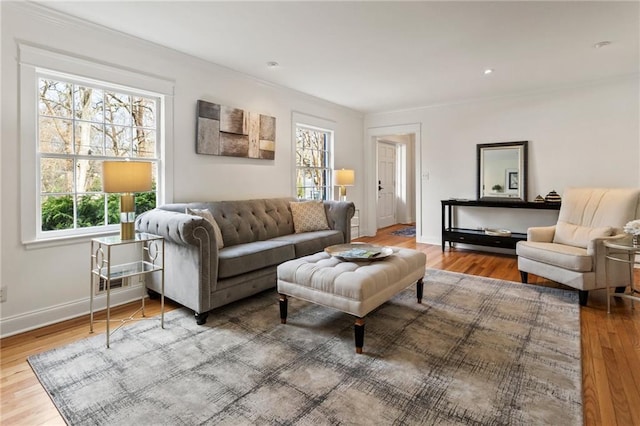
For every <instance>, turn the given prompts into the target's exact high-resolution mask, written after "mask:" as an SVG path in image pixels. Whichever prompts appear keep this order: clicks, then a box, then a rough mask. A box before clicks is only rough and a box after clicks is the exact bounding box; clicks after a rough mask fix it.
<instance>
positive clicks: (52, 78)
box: [37, 73, 160, 233]
mask: <svg viewBox="0 0 640 426" xmlns="http://www.w3.org/2000/svg"><path fill="white" fill-rule="evenodd" d="M159 104H160V103H159V98H158V97H157V96H151V95H149V94H147V93H139V92H136V91H135V90H134V89H131V90H126V89H125V90H123V88H121V87H118V88H114V87H110V86H109V85H108V84H104V83H102V84H101V83H99V82H91V83H90V84H87V83H86V82H82V81H78V80H75V81H74V79H73V78H60V77H59V76H56V75H47V74H46V73H40V74H39V75H38V132H37V138H38V141H37V146H38V148H37V157H38V158H37V164H38V170H37V173H38V180H39V182H40V197H39V203H38V207H39V211H40V214H39V226H40V231H42V232H43V233H46V232H55V231H61V230H75V229H78V228H91V227H94V228H100V227H104V226H107V225H110V224H118V223H119V206H118V202H119V197H118V194H106V193H104V192H102V162H103V161H104V160H117V159H120V160H122V159H127V158H129V159H136V160H139V161H149V162H151V163H153V164H154V167H152V169H153V170H154V179H153V182H154V185H153V186H154V190H153V191H151V192H148V193H140V194H136V213H137V214H139V213H142V212H144V211H147V210H150V209H152V208H154V207H155V205H156V191H155V188H157V186H156V184H155V183H156V182H157V179H156V176H157V163H158V160H159V156H158V150H157V143H156V140H157V136H156V135H157V134H158V124H159V115H158V111H159V108H158V107H159Z"/></svg>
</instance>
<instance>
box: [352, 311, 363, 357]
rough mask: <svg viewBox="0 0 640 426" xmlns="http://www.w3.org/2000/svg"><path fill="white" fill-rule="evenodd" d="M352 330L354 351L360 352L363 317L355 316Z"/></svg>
mask: <svg viewBox="0 0 640 426" xmlns="http://www.w3.org/2000/svg"><path fill="white" fill-rule="evenodd" d="M353 331H354V335H355V338H356V353H357V354H361V353H362V347H363V346H364V318H356V324H355V325H354V326H353Z"/></svg>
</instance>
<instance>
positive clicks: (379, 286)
mask: <svg viewBox="0 0 640 426" xmlns="http://www.w3.org/2000/svg"><path fill="white" fill-rule="evenodd" d="M392 249H393V254H392V255H391V256H389V257H387V258H385V259H384V260H379V261H373V262H347V261H343V260H340V259H338V258H336V257H331V256H330V255H328V254H327V253H325V252H320V253H316V254H313V255H310V256H305V257H302V258H299V259H295V260H290V261H288V262H285V263H283V264H281V265H280V266H278V292H280V293H283V294H287V295H290V296H295V297H298V298H301V299H304V300H308V301H310V302H314V303H318V304H321V305H325V306H329V307H333V308H336V309H338V310H341V311H343V312H347V313H351V314H353V315H357V316H364V315H366V314H367V313H368V312H370V311H371V310H373V309H375V308H376V307H378V306H379V305H381V304H382V303H384V302H385V301H387V300H389V299H390V298H391V297H393V296H394V295H395V294H396V293H398V292H399V291H401V290H403V289H404V288H406V287H408V286H409V285H411V284H412V283H414V282H416V281H417V280H418V279H421V278H422V277H423V276H424V271H425V265H426V255H425V254H424V253H422V252H419V251H416V250H410V249H404V248H398V247H392Z"/></svg>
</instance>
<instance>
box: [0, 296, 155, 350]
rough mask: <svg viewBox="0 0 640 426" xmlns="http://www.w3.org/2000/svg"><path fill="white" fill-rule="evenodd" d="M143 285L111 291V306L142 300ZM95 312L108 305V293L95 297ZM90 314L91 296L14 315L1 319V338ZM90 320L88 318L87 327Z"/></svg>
mask: <svg viewBox="0 0 640 426" xmlns="http://www.w3.org/2000/svg"><path fill="white" fill-rule="evenodd" d="M142 287H143V285H141V284H136V285H133V286H131V287H128V288H124V289H121V290H114V291H112V292H111V307H112V308H113V307H114V306H118V305H122V304H125V303H129V302H132V301H134V300H140V297H141V296H142V295H144V296H146V292H145V293H143V292H144V291H145V290H144V289H143V288H142ZM93 305H94V308H93V310H94V312H96V311H101V310H103V309H106V307H107V296H106V294H100V295H98V296H96V297H94V299H93ZM87 314H89V298H88V297H86V298H83V299H79V300H75V301H73V302H69V303H63V304H60V305H56V306H51V307H48V308H44V309H38V310H35V311H31V312H26V313H23V314H19V315H14V316H12V317H7V318H2V319H0V338H2V337H8V336H13V335H14V334H19V333H23V332H25V331H30V330H34V329H36V328H40V327H44V326H46V325H50V324H55V323H58V322H61V321H65V320H68V319H72V318H77V317H80V316H83V315H87ZM88 327H89V321H88V320H87V328H88Z"/></svg>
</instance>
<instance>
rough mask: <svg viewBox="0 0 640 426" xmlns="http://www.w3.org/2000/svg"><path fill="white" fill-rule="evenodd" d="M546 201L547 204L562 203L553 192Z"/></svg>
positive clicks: (552, 191)
mask: <svg viewBox="0 0 640 426" xmlns="http://www.w3.org/2000/svg"><path fill="white" fill-rule="evenodd" d="M544 201H545V202H547V203H561V202H562V198H561V197H560V195H559V194H558V193H557V192H556V191H554V190H551V192H549V193H548V194H547V196H546V197H544Z"/></svg>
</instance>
